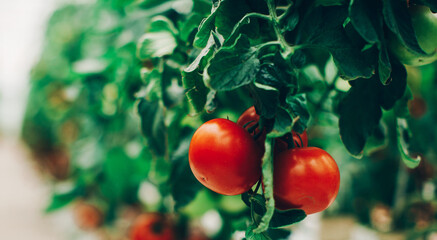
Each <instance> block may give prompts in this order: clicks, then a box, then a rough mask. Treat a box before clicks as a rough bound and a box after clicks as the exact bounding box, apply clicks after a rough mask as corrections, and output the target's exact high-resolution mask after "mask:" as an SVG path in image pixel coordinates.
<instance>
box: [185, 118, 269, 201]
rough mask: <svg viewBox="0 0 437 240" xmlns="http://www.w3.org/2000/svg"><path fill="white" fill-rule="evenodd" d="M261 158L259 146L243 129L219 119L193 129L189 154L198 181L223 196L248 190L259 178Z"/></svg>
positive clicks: (228, 121)
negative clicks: (194, 130)
mask: <svg viewBox="0 0 437 240" xmlns="http://www.w3.org/2000/svg"><path fill="white" fill-rule="evenodd" d="M261 157H262V152H261V149H260V147H259V146H257V144H256V143H255V141H254V140H253V139H252V136H251V135H250V134H249V133H248V132H247V131H246V130H245V129H244V128H242V127H240V126H239V125H237V124H236V123H234V122H232V121H230V120H227V119H221V118H217V119H213V120H210V121H208V122H206V123H204V124H203V125H202V126H200V127H199V128H198V129H197V130H196V132H195V133H194V135H193V138H192V139H191V143H190V148H189V152H188V159H189V163H190V167H191V170H192V172H193V174H194V176H195V177H196V178H197V180H199V182H200V183H202V184H203V185H205V186H206V187H207V188H209V189H211V190H212V191H214V192H217V193H220V194H223V195H238V194H241V193H244V192H246V191H248V190H249V189H250V188H251V187H252V186H253V185H254V184H255V183H256V182H257V181H258V180H259V179H260V177H261Z"/></svg>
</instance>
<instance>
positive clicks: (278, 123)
mask: <svg viewBox="0 0 437 240" xmlns="http://www.w3.org/2000/svg"><path fill="white" fill-rule="evenodd" d="M292 127H293V118H292V117H291V116H290V113H289V112H288V111H287V110H285V109H284V108H281V107H280V108H278V111H277V113H276V117H275V123H274V125H273V130H272V132H270V134H271V135H272V134H275V137H282V136H284V135H285V134H287V133H289V132H291V129H292Z"/></svg>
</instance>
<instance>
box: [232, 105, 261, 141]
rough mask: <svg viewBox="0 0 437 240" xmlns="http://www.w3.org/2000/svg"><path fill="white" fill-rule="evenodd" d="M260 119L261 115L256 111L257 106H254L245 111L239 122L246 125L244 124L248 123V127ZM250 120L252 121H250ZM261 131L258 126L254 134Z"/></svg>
mask: <svg viewBox="0 0 437 240" xmlns="http://www.w3.org/2000/svg"><path fill="white" fill-rule="evenodd" d="M258 121H259V115H258V114H257V113H256V110H255V107H254V106H252V107H250V108H248V109H246V111H244V112H243V113H242V114H241V115H240V117H239V118H238V120H237V124H238V125H240V126H242V127H244V125H246V124H247V126H246V129H248V128H250V127H252V126H253V125H255V124H256V123H258ZM249 122H250V123H249ZM258 132H259V128H257V129H256V130H255V132H254V134H257V133H258Z"/></svg>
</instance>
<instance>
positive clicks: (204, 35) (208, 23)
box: [193, 5, 220, 48]
mask: <svg viewBox="0 0 437 240" xmlns="http://www.w3.org/2000/svg"><path fill="white" fill-rule="evenodd" d="M218 7H220V5H218V6H214V7H213V8H212V10H211V14H210V15H209V16H208V17H207V18H205V19H203V20H202V22H201V23H200V25H199V30H198V31H197V33H196V36H195V37H194V42H193V45H194V46H195V47H197V48H204V47H206V45H207V43H208V39H209V36H210V35H211V32H212V31H214V27H215V25H214V21H215V16H216V15H217V8H218Z"/></svg>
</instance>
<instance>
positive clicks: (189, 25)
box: [180, 14, 203, 42]
mask: <svg viewBox="0 0 437 240" xmlns="http://www.w3.org/2000/svg"><path fill="white" fill-rule="evenodd" d="M202 19H203V17H202V16H200V15H199V14H192V15H191V16H190V17H189V18H188V19H187V20H185V21H184V22H182V23H181V24H182V26H181V28H180V29H181V31H180V38H181V40H182V41H184V42H188V40H189V37H190V35H191V33H193V32H194V31H195V30H197V29H198V27H199V24H200V22H201V21H202Z"/></svg>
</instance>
